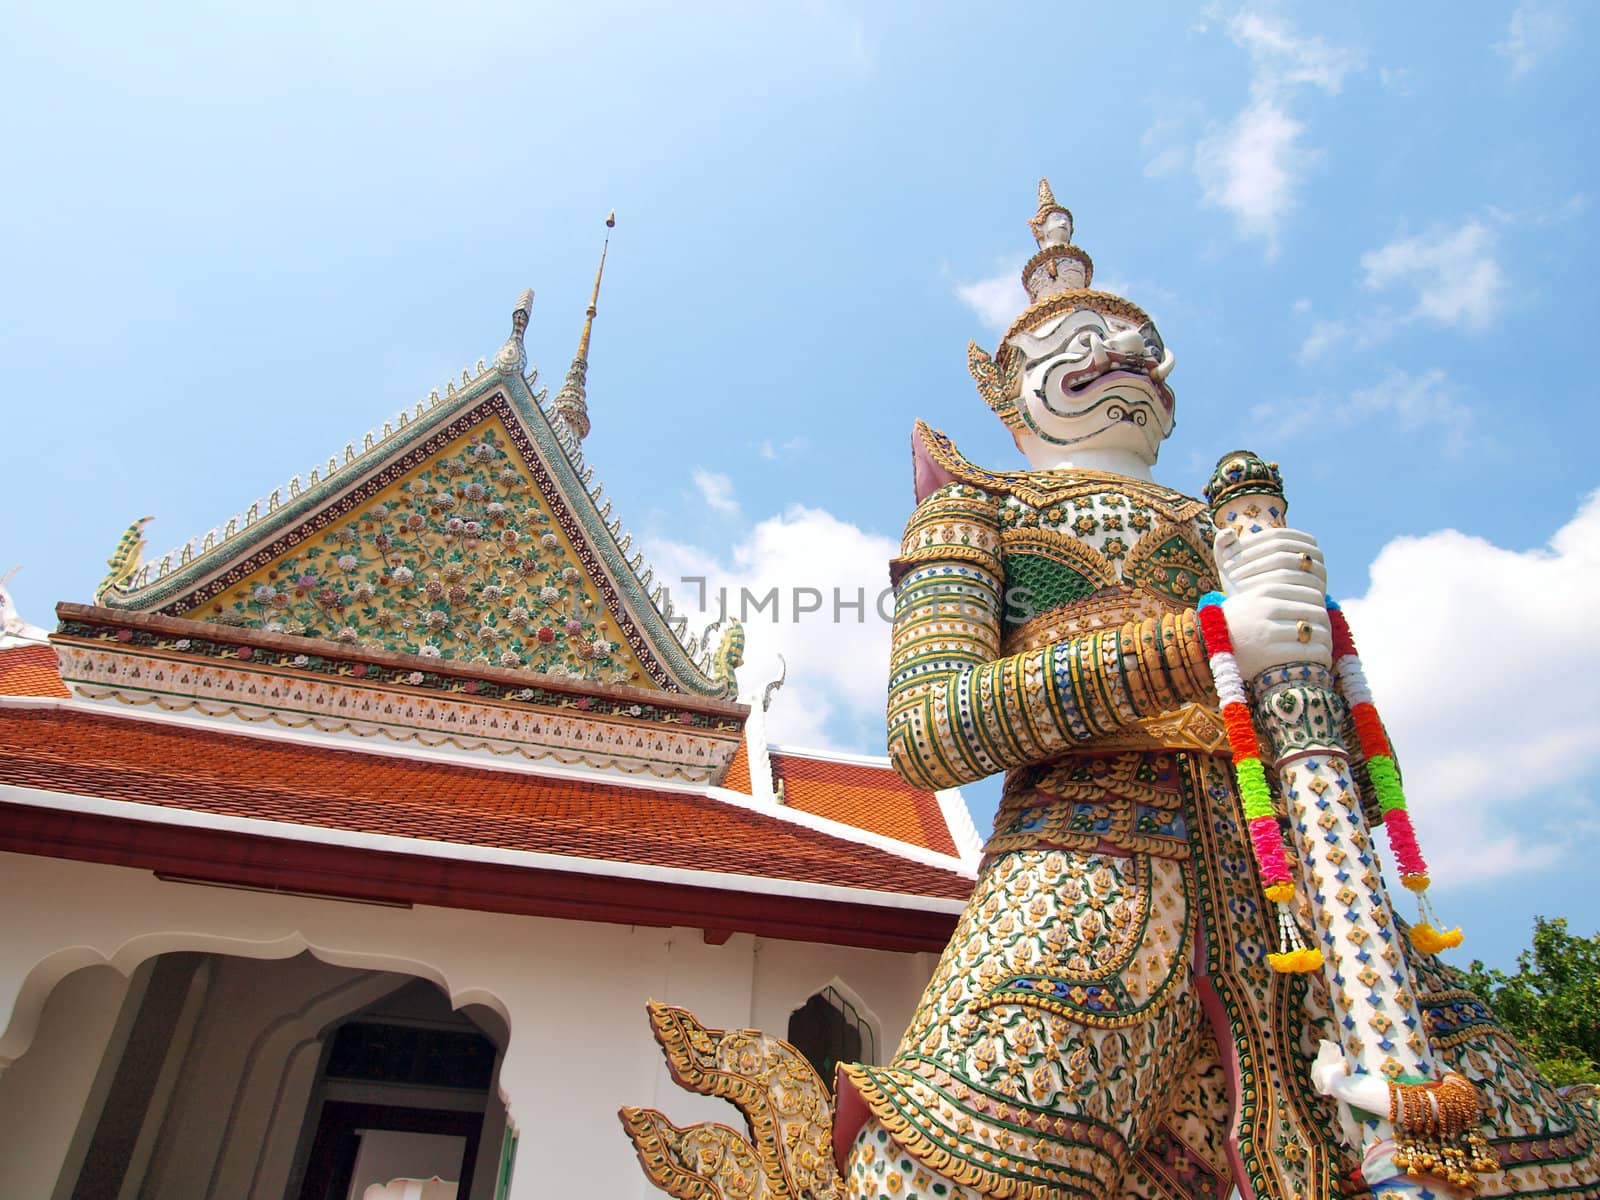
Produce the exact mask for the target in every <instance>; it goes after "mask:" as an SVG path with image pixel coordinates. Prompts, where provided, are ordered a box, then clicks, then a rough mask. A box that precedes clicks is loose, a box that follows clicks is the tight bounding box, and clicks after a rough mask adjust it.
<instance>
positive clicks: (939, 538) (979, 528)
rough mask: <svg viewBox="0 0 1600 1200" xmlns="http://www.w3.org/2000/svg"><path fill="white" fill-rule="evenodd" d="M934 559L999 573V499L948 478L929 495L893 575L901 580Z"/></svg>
mask: <svg viewBox="0 0 1600 1200" xmlns="http://www.w3.org/2000/svg"><path fill="white" fill-rule="evenodd" d="M931 562H946V563H970V564H971V565H972V566H975V567H979V568H981V569H983V570H984V571H987V572H988V573H989V574H991V575H998V574H999V571H1000V502H999V499H998V498H997V497H995V496H993V495H991V494H990V493H988V492H986V491H984V489H982V488H980V487H973V486H972V485H971V484H965V483H946V484H944V485H943V486H941V487H938V488H935V489H934V490H933V491H932V492H930V493H929V494H928V495H926V496H924V497H923V498H922V499H921V500H920V501H919V502H918V504H917V508H916V511H915V512H913V513H912V514H911V519H910V520H909V521H907V522H906V532H905V536H904V537H903V538H902V539H901V542H900V556H899V557H898V558H896V559H895V560H894V562H893V563H891V564H890V567H889V573H890V577H891V578H892V579H893V581H894V582H895V583H899V581H900V579H901V577H902V576H904V575H905V573H906V572H907V571H909V570H911V569H912V568H913V567H915V566H917V565H918V564H919V563H931Z"/></svg>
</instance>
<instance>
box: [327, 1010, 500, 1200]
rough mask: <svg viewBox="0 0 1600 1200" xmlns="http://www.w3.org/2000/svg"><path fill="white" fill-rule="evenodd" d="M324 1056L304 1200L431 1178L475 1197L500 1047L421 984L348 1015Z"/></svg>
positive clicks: (347, 1196) (335, 1198)
mask: <svg viewBox="0 0 1600 1200" xmlns="http://www.w3.org/2000/svg"><path fill="white" fill-rule="evenodd" d="M325 1046H326V1049H325V1050H324V1055H323V1062H322V1067H321V1069H320V1071H319V1072H318V1083H317V1088H316V1091H315V1093H314V1095H313V1099H312V1103H311V1106H310V1108H309V1109H308V1111H307V1114H306V1133H305V1135H303V1140H306V1139H308V1145H307V1147H306V1149H305V1151H304V1153H305V1158H304V1167H303V1169H302V1170H301V1171H300V1172H299V1174H300V1185H299V1188H298V1192H297V1194H298V1196H299V1200H362V1198H363V1197H365V1196H366V1194H367V1189H368V1188H369V1187H372V1186H373V1185H384V1184H388V1183H390V1182H392V1181H393V1180H396V1179H422V1180H428V1179H435V1178H437V1179H439V1180H441V1181H443V1182H444V1183H446V1184H448V1183H454V1184H456V1186H457V1195H458V1196H462V1197H465V1196H470V1195H471V1194H472V1192H473V1179H474V1175H475V1172H476V1169H477V1164H478V1160H479V1157H480V1143H481V1141H482V1134H483V1124H484V1110H485V1107H486V1106H487V1103H488V1099H489V1089H490V1086H491V1084H492V1083H493V1081H494V1071H495V1062H496V1057H497V1054H498V1047H497V1046H496V1044H495V1043H494V1041H493V1040H491V1039H490V1038H489V1037H488V1036H487V1035H486V1034H485V1033H484V1032H483V1030H482V1029H481V1028H479V1027H478V1026H477V1025H475V1024H474V1023H473V1022H472V1021H471V1020H469V1019H468V1018H467V1017H466V1016H464V1015H462V1014H461V1013H458V1012H455V1011H453V1010H452V1009H451V1008H450V1005H449V1002H448V1001H447V1000H446V999H445V997H444V995H443V993H441V992H440V991H439V989H438V988H436V987H434V986H433V985H432V984H430V983H427V982H426V981H424V980H420V979H419V980H414V981H412V982H411V983H409V984H406V985H405V986H403V987H401V988H400V989H398V990H397V991H395V992H393V993H391V994H390V995H388V996H385V997H384V998H383V999H382V1000H380V1001H378V1002H377V1003H376V1004H372V1005H369V1006H368V1007H367V1008H365V1009H363V1010H362V1011H361V1012H359V1013H356V1014H354V1015H352V1016H351V1017H350V1018H349V1019H348V1020H346V1021H344V1022H343V1023H341V1024H340V1025H339V1026H338V1027H337V1028H336V1029H334V1030H332V1031H331V1034H330V1035H329V1036H328V1037H327V1038H326V1039H325ZM435 1190H436V1191H438V1192H439V1193H440V1194H442V1195H443V1194H447V1189H444V1188H439V1189H435Z"/></svg>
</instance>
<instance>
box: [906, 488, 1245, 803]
mask: <svg viewBox="0 0 1600 1200" xmlns="http://www.w3.org/2000/svg"><path fill="white" fill-rule="evenodd" d="M892 570H893V573H894V578H895V583H896V587H895V618H894V634H893V642H892V647H891V654H890V666H889V756H890V758H891V759H892V760H893V762H894V765H895V769H896V770H897V771H899V773H900V774H901V775H902V776H903V777H904V778H905V779H906V780H908V781H909V782H911V783H914V784H917V785H919V786H921V787H927V788H945V787H953V786H955V785H957V784H961V783H969V782H971V781H972V780H975V779H982V778H984V777H985V776H987V775H992V774H994V773H995V772H997V771H1003V770H1006V769H1007V768H1010V767H1015V766H1021V765H1023V764H1026V763H1031V762H1041V761H1045V760H1047V759H1050V758H1054V757H1055V756H1057V755H1059V754H1061V753H1062V752H1063V751H1065V750H1068V749H1071V748H1072V747H1073V746H1077V745H1083V744H1085V743H1092V742H1093V741H1094V740H1095V739H1096V738H1098V737H1102V736H1104V735H1106V734H1109V733H1113V732H1115V731H1116V730H1118V729H1120V728H1122V727H1123V726H1125V725H1127V724H1129V723H1130V722H1133V721H1135V720H1138V719H1139V718H1141V717H1149V716H1156V715H1158V714H1160V713H1163V712H1169V711H1171V710H1172V709H1174V708H1177V707H1179V706H1180V705H1182V704H1184V703H1186V702H1189V701H1201V700H1206V699H1210V698H1211V697H1212V696H1213V695H1214V689H1213V686H1212V683H1211V673H1210V670H1209V668H1208V667H1207V665H1206V659H1205V652H1204V650H1203V649H1202V647H1201V643H1200V633H1199V628H1198V626H1197V624H1196V620H1195V614H1194V612H1193V611H1186V612H1181V613H1175V614H1168V615H1167V616H1164V617H1160V618H1148V619H1145V620H1142V621H1129V622H1127V623H1126V624H1124V625H1122V626H1120V627H1117V628H1107V629H1101V630H1097V631H1095V632H1092V633H1086V634H1081V635H1079V636H1076V637H1072V638H1067V639H1064V640H1062V641H1059V642H1052V643H1050V644H1048V645H1045V646H1042V647H1039V648H1038V649H1035V650H1029V651H1026V652H1024V653H1021V654H1012V655H1006V656H1002V655H1001V653H1000V640H1001V616H1002V612H1003V606H1004V604H1005V603H1006V587H1005V578H1004V573H1003V570H1002V567H1001V560H1000V520H999V507H998V504H997V502H996V501H995V499H994V497H992V496H990V495H988V494H987V493H985V492H983V491H981V490H979V489H977V488H973V487H970V486H967V485H964V484H950V485H948V486H946V487H943V488H940V489H939V490H938V491H936V492H934V493H932V494H931V495H930V496H928V498H927V499H926V500H924V501H923V502H922V503H921V504H920V505H918V506H917V511H916V512H915V513H914V514H913V515H912V518H911V521H910V523H909V524H908V525H907V527H906V535H905V541H904V543H903V544H902V547H901V555H900V557H899V558H898V559H896V560H895V562H894V564H893V567H892Z"/></svg>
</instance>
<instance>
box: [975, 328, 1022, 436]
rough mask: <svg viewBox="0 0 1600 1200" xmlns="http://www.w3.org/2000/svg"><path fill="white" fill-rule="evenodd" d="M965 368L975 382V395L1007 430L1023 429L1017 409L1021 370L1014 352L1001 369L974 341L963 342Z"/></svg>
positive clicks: (1020, 415)
mask: <svg viewBox="0 0 1600 1200" xmlns="http://www.w3.org/2000/svg"><path fill="white" fill-rule="evenodd" d="M967 370H969V371H971V372H972V378H973V379H975V380H976V381H977V383H978V394H979V395H980V396H982V397H983V399H984V401H985V403H987V404H988V405H989V407H990V408H992V409H994V411H995V414H996V415H997V416H998V417H999V418H1000V419H1001V420H1002V421H1004V422H1005V423H1006V427H1007V428H1008V429H1017V430H1020V429H1023V428H1024V424H1023V420H1022V414H1021V413H1020V412H1018V411H1017V404H1016V395H1017V378H1018V376H1019V375H1020V374H1021V373H1022V363H1021V361H1020V360H1019V359H1017V358H1016V356H1015V355H1013V356H1012V357H1011V360H1010V362H1009V364H1008V365H1007V366H1006V367H1005V368H1004V369H1002V368H1000V367H999V366H998V365H996V363H995V361H994V359H992V358H990V357H989V354H988V352H987V351H985V350H983V349H981V348H980V347H979V346H978V343H977V342H968V343H967Z"/></svg>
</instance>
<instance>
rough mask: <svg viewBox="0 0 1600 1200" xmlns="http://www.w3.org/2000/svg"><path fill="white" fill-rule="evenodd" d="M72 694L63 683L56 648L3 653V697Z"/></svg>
mask: <svg viewBox="0 0 1600 1200" xmlns="http://www.w3.org/2000/svg"><path fill="white" fill-rule="evenodd" d="M71 694H72V693H71V692H69V691H68V690H67V685H66V684H64V683H62V682H61V667H60V665H59V664H58V663H57V662H56V652H55V648H54V647H53V646H13V647H12V648H11V649H9V650H0V696H59V697H63V698H65V697H67V696H70V695H71Z"/></svg>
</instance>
